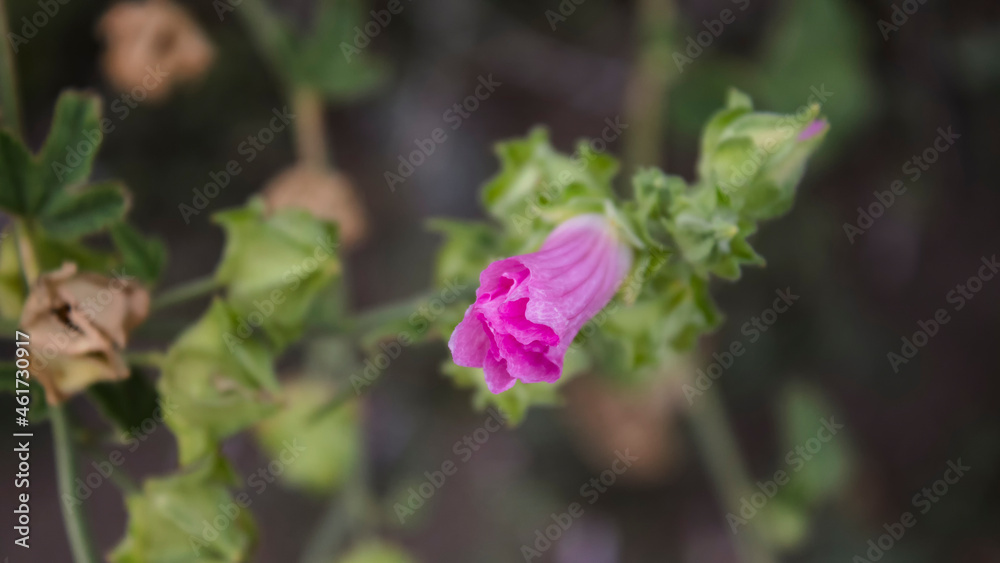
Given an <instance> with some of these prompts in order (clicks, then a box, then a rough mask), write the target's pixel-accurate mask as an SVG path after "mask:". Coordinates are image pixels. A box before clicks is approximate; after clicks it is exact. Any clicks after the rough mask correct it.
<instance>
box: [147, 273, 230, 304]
mask: <svg viewBox="0 0 1000 563" xmlns="http://www.w3.org/2000/svg"><path fill="white" fill-rule="evenodd" d="M217 289H219V283H218V282H217V281H215V278H214V277H213V276H206V277H204V278H198V279H194V280H191V281H189V282H186V283H184V284H181V285H179V286H177V287H174V288H171V289H168V290H167V291H164V292H163V293H161V294H160V295H158V296H156V298H155V299H153V303H152V305H151V306H150V309H151V310H152V311H157V310H160V309H165V308H167V307H172V306H174V305H177V304H179V303H183V302H185V301H190V300H191V299H196V298H198V297H203V296H205V295H208V294H209V293H212V292H213V291H215V290H217Z"/></svg>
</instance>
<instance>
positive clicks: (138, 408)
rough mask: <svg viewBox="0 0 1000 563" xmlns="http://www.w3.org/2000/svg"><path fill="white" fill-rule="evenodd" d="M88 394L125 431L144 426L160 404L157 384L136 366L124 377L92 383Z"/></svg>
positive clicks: (106, 415) (105, 414) (103, 412)
mask: <svg viewBox="0 0 1000 563" xmlns="http://www.w3.org/2000/svg"><path fill="white" fill-rule="evenodd" d="M87 394H88V395H89V396H90V398H91V399H93V400H94V402H95V403H96V404H97V406H98V407H99V409H100V411H101V413H102V414H104V416H105V417H106V418H107V419H108V420H109V421H111V422H112V423H113V424H115V425H116V426H117V427H118V429H119V430H120V431H121V432H123V433H128V432H131V431H132V430H133V429H135V428H136V427H139V426H142V423H143V422H144V421H146V420H152V419H153V416H154V413H155V412H156V408H157V398H158V395H157V393H156V388H155V387H154V386H153V383H152V382H151V381H150V380H149V379H148V378H146V377H145V376H143V375H142V374H141V373H139V372H137V371H135V370H133V371H132V373H131V374H130V375H129V377H128V379H125V380H124V381H115V382H104V383H95V384H94V385H91V386H90V387H89V388H88V389H87Z"/></svg>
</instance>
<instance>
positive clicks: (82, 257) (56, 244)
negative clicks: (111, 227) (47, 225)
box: [31, 226, 117, 273]
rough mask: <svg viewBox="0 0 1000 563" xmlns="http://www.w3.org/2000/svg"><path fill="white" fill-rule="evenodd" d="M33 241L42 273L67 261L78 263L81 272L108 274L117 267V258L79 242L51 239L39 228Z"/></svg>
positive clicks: (34, 232) (32, 233) (33, 236)
mask: <svg viewBox="0 0 1000 563" xmlns="http://www.w3.org/2000/svg"><path fill="white" fill-rule="evenodd" d="M31 241H32V243H33V244H34V247H35V257H36V258H37V259H38V265H39V267H40V268H41V269H42V271H48V270H55V269H58V268H59V267H60V266H62V264H63V262H66V261H70V262H76V265H77V266H79V267H80V269H81V270H89V271H91V272H99V273H107V272H108V270H111V269H112V268H114V267H115V266H117V261H116V260H115V257H114V256H113V255H111V254H110V253H107V252H100V251H97V250H91V249H90V248H87V247H86V246H84V245H83V244H81V243H80V242H78V241H68V240H61V239H57V238H54V237H51V236H49V235H48V233H47V232H46V231H45V230H44V229H40V228H37V226H36V228H35V229H33V230H32V232H31Z"/></svg>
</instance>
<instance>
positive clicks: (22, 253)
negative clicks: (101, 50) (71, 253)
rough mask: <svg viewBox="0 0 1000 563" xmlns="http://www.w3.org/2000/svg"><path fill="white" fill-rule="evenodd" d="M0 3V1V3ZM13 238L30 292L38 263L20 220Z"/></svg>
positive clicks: (23, 223)
mask: <svg viewBox="0 0 1000 563" xmlns="http://www.w3.org/2000/svg"><path fill="white" fill-rule="evenodd" d="M2 1H3V0H0V2H2ZM14 236H15V238H16V239H17V259H18V262H19V263H20V265H21V272H22V273H23V274H24V281H25V283H26V284H27V287H28V290H29V291H30V290H31V286H33V285H34V284H35V280H37V279H38V272H39V270H38V261H37V260H36V259H35V250H34V247H32V246H31V236H30V235H29V234H28V226H27V224H26V223H25V222H24V221H23V220H21V219H17V220H15V222H14Z"/></svg>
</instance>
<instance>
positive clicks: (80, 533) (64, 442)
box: [49, 405, 99, 563]
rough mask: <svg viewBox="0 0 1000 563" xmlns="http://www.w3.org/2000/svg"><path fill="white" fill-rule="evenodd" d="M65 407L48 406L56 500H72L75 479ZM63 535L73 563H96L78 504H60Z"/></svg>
mask: <svg viewBox="0 0 1000 563" xmlns="http://www.w3.org/2000/svg"><path fill="white" fill-rule="evenodd" d="M65 408H66V406H65V405H58V406H50V407H49V419H50V420H51V421H52V442H53V445H54V447H55V453H56V477H57V481H58V484H59V498H64V497H72V496H73V487H74V485H75V483H74V479H75V478H76V453H75V452H74V450H73V444H72V439H71V438H70V428H69V422H68V421H67V417H66V411H65ZM59 504H60V506H61V507H62V515H63V522H64V523H65V524H66V536H67V537H68V538H69V545H70V550H71V551H72V552H73V561H74V562H75V563H98V561H99V560H98V558H97V555H96V551H94V546H93V544H91V541H90V531H89V530H88V529H87V520H86V516H85V515H84V513H83V506H82V504H81V503H79V502H75V503H67V502H60V503H59Z"/></svg>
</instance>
